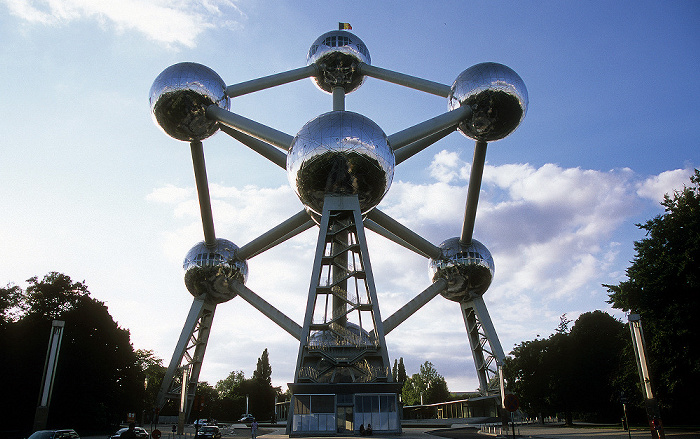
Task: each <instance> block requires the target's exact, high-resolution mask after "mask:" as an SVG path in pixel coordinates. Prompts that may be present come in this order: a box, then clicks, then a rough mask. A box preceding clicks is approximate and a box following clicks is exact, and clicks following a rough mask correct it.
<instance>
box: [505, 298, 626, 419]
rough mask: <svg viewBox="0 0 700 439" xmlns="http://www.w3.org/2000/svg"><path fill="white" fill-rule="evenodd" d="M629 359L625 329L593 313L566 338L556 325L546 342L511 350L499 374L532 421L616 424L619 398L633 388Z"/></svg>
mask: <svg viewBox="0 0 700 439" xmlns="http://www.w3.org/2000/svg"><path fill="white" fill-rule="evenodd" d="M563 321H564V319H562V322H563ZM567 325H568V323H567ZM630 354H631V348H630V340H629V331H628V329H627V327H626V325H625V324H624V323H622V322H620V321H618V320H616V319H615V318H613V317H612V316H610V315H609V314H607V313H604V312H602V311H593V312H588V313H584V314H582V315H581V316H580V317H579V318H578V319H577V320H576V322H575V323H574V326H573V328H572V329H571V331H570V332H568V333H567V332H566V331H564V330H562V325H561V323H560V326H559V328H558V329H557V331H556V332H555V334H553V335H552V336H550V337H549V338H548V339H535V340H532V341H525V342H522V343H521V344H520V345H518V346H516V348H515V349H514V350H513V351H512V352H511V353H510V355H509V356H508V357H507V358H506V361H505V365H504V373H505V376H506V379H507V381H508V385H509V387H510V389H511V390H512V391H513V392H514V393H515V394H516V395H518V396H519V398H520V401H521V409H522V410H523V411H525V412H526V413H528V414H529V415H531V416H551V415H555V414H563V415H564V416H565V419H566V421H567V422H568V423H571V422H572V420H573V418H574V417H576V418H579V419H585V420H591V421H609V422H612V421H616V420H618V418H619V412H620V407H621V406H620V403H619V397H620V392H622V391H625V393H628V392H630V391H631V389H633V388H634V380H633V376H632V375H630V373H629V372H628V371H629V370H633V369H630V368H631V367H633V365H632V364H630Z"/></svg>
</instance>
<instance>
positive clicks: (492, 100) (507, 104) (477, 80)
mask: <svg viewBox="0 0 700 439" xmlns="http://www.w3.org/2000/svg"><path fill="white" fill-rule="evenodd" d="M447 99H448V107H449V109H450V110H454V109H455V108H458V107H460V106H461V105H469V106H470V107H471V108H472V110H473V113H472V116H471V117H470V118H469V119H467V120H465V121H463V122H462V123H460V124H459V130H460V131H461V132H462V133H463V134H464V135H465V136H467V137H471V138H472V139H475V140H484V141H491V140H498V139H502V138H504V137H506V136H507V135H508V134H510V133H512V132H513V131H515V129H516V128H517V127H518V125H520V122H521V121H522V120H523V118H524V117H525V113H526V112H527V88H525V83H524V82H523V80H522V79H520V76H518V74H517V73H515V72H514V71H513V70H512V69H511V68H510V67H506V66H504V65H503V64H497V63H493V62H487V63H482V64H477V65H475V66H472V67H470V68H468V69H467V70H465V71H463V72H462V73H460V75H459V76H458V77H457V79H456V80H455V82H454V84H452V89H451V90H450V95H449V96H448V98H447Z"/></svg>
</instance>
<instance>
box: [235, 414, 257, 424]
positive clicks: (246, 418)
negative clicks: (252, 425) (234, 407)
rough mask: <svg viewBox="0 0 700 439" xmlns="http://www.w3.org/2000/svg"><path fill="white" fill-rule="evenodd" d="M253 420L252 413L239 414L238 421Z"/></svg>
mask: <svg viewBox="0 0 700 439" xmlns="http://www.w3.org/2000/svg"><path fill="white" fill-rule="evenodd" d="M253 421H255V416H253V415H250V414H248V415H243V416H241V419H239V420H238V422H253Z"/></svg>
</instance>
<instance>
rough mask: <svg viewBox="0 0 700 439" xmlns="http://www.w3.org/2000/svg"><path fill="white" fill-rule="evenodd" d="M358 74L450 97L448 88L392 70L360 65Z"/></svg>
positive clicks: (447, 86)
mask: <svg viewBox="0 0 700 439" xmlns="http://www.w3.org/2000/svg"><path fill="white" fill-rule="evenodd" d="M359 67H360V73H361V74H363V75H366V76H371V77H373V78H377V79H381V80H382V81H387V82H391V83H394V84H397V85H402V86H404V87H408V88H412V89H414V90H419V91H424V92H426V93H430V94H434V95H438V96H442V97H443V98H446V97H448V96H449V95H450V88H451V87H450V86H449V85H445V84H440V83H439V82H434V81H429V80H427V79H422V78H417V77H415V76H410V75H406V74H404V73H399V72H395V71H393V70H387V69H383V68H381V67H377V66H372V65H369V64H365V63H360V66H359Z"/></svg>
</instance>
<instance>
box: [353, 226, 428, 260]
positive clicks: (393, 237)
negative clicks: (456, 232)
mask: <svg viewBox="0 0 700 439" xmlns="http://www.w3.org/2000/svg"><path fill="white" fill-rule="evenodd" d="M363 222H364V225H365V228H366V229H368V230H371V231H373V232H374V233H376V234H378V235H380V236H383V237H385V238H386V239H388V240H389V241H392V242H395V243H396V244H398V245H400V246H401V247H403V248H406V249H408V250H411V251H412V252H413V253H416V254H419V255H421V256H423V257H424V258H430V255H427V254H425V253H424V252H422V251H420V250H419V249H417V248H415V247H414V246H412V245H411V244H409V243H408V242H406V241H404V240H403V239H401V238H399V237H398V236H396V235H395V234H394V233H392V232H390V231H388V230H387V229H385V228H384V227H382V226H380V225H379V224H377V223H376V222H374V221H372V220H371V219H369V218H365V220H364V221H363Z"/></svg>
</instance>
